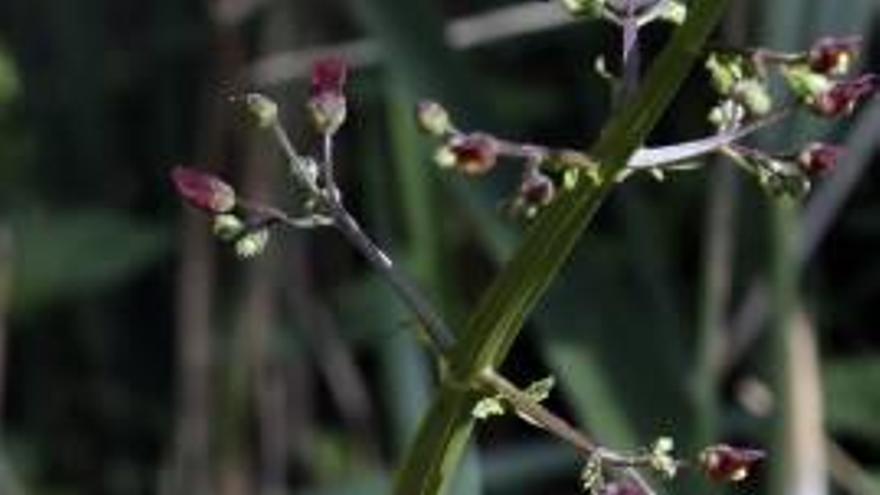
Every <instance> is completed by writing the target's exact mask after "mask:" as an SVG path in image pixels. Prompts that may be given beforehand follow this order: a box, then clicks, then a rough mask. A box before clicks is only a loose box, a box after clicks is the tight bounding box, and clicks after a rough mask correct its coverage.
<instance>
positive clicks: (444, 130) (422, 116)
mask: <svg viewBox="0 0 880 495" xmlns="http://www.w3.org/2000/svg"><path fill="white" fill-rule="evenodd" d="M416 118H417V119H418V122H419V127H421V128H422V130H423V131H425V132H427V133H428V134H430V135H432V136H437V137H443V136H445V135H447V134H449V132H451V131H452V121H451V120H450V119H449V112H447V111H446V109H445V108H443V105H440V104H439V103H437V102H435V101H428V100H426V101H421V102H419V105H418V108H417V110H416Z"/></svg>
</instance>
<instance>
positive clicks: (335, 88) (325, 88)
mask: <svg viewBox="0 0 880 495" xmlns="http://www.w3.org/2000/svg"><path fill="white" fill-rule="evenodd" d="M347 77H348V67H347V66H346V64H345V61H344V60H342V59H341V58H325V59H321V60H318V61H317V62H315V65H314V66H313V67H312V91H311V95H312V96H317V95H319V94H323V93H336V94H340V95H341V94H342V90H343V88H344V87H345V81H346V79H347Z"/></svg>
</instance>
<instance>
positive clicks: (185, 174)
mask: <svg viewBox="0 0 880 495" xmlns="http://www.w3.org/2000/svg"><path fill="white" fill-rule="evenodd" d="M171 180H172V181H173V182H174V186H175V187H176V188H177V193H178V194H179V195H180V196H181V197H182V198H183V199H184V200H186V202H187V203H189V204H190V205H192V206H194V207H196V208H198V209H200V210H205V211H207V212H210V213H224V212H227V211H229V210H231V209H232V208H233V207H234V206H235V190H234V189H232V187H231V186H230V185H229V184H227V183H225V182H223V181H222V180H221V179H220V178H218V177H217V176H215V175H213V174H209V173H206V172H201V171H198V170H195V169H192V168H187V167H175V168H174V169H173V170H172V171H171Z"/></svg>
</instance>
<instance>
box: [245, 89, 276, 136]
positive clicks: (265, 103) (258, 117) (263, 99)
mask: <svg viewBox="0 0 880 495" xmlns="http://www.w3.org/2000/svg"><path fill="white" fill-rule="evenodd" d="M244 103H245V105H246V106H247V109H248V111H249V112H250V114H251V115H252V116H253V118H254V122H255V123H256V125H257V127H260V128H261V129H265V128H267V127H272V126H273V125H275V123H276V122H278V104H277V103H275V102H274V101H273V100H272V99H270V98H269V97H267V96H264V95H261V94H259V93H250V94H248V95H245V97H244Z"/></svg>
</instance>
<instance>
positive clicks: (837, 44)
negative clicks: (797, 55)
mask: <svg viewBox="0 0 880 495" xmlns="http://www.w3.org/2000/svg"><path fill="white" fill-rule="evenodd" d="M861 45H862V39H861V38H860V37H857V36H855V37H849V38H833V37H826V38H821V39H820V40H818V41H817V42H816V43H814V44H813V46H812V47H811V48H810V51H809V53H808V54H807V60H808V63H809V65H810V69H812V70H813V71H815V72H818V73H820V74H826V75H830V76H839V75H843V74H846V73H847V72H849V69H850V67H851V66H852V62H853V60H855V58H856V56H858V53H859V49H860V48H861Z"/></svg>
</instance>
